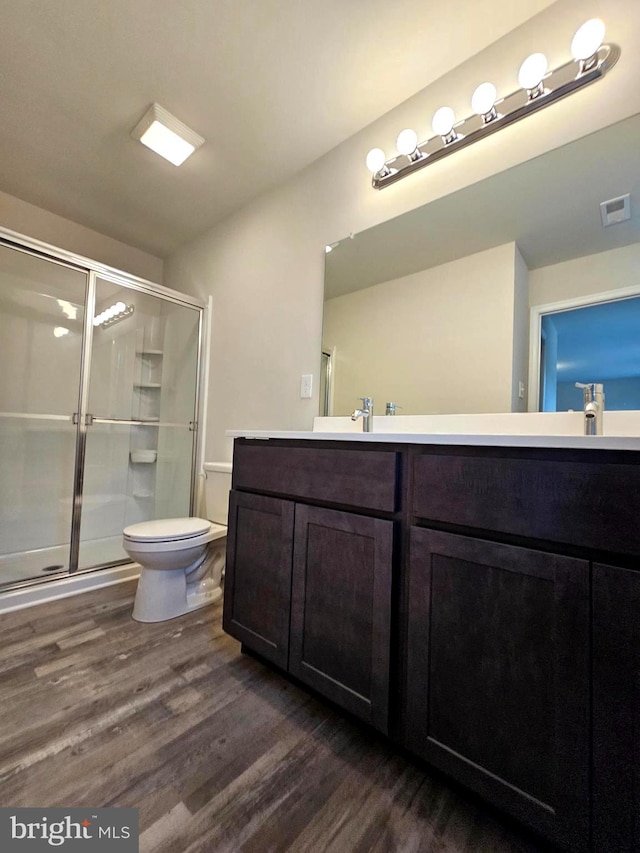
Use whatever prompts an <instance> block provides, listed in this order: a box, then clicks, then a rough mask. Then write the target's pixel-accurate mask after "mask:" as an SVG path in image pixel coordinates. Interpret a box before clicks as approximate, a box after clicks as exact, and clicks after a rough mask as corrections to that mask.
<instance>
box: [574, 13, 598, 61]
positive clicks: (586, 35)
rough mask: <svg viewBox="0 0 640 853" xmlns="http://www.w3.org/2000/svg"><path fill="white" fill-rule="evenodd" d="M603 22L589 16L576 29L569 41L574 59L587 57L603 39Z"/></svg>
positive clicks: (590, 55)
mask: <svg viewBox="0 0 640 853" xmlns="http://www.w3.org/2000/svg"><path fill="white" fill-rule="evenodd" d="M604 29H605V27H604V22H603V21H601V20H600V18H591V20H590V21H587V22H586V23H584V24H583V25H582V26H581V27H580V28H579V29H578V30H577V31H576V34H575V35H574V37H573V40H572V41H571V53H572V54H573V58H574V59H582V60H584V59H589V58H590V57H592V56H593V55H594V53H595V52H596V51H597V49H598V48H599V47H600V45H601V44H602V42H603V40H604Z"/></svg>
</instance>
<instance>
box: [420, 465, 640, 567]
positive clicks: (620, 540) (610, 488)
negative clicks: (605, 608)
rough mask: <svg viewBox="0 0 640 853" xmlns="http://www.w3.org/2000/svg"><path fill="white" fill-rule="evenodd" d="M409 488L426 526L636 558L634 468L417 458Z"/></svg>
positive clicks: (639, 489)
mask: <svg viewBox="0 0 640 853" xmlns="http://www.w3.org/2000/svg"><path fill="white" fill-rule="evenodd" d="M414 483H415V486H414V492H413V501H412V513H413V515H414V516H417V517H419V518H423V519H425V520H432V521H441V522H445V523H450V524H458V525H463V526H465V527H475V528H479V529H483V530H494V531H497V532H503V533H507V534H512V535H516V536H526V537H528V538H531V539H541V540H548V541H552V542H565V543H568V544H571V545H578V546H582V547H585V548H596V549H599V550H606V551H612V552H617V553H629V554H640V525H639V524H638V519H639V518H640V465H635V464H630V463H629V464H626V463H618V462H614V461H612V462H601V461H598V462H594V461H591V459H590V458H585V461H584V462H582V461H575V460H567V459H562V458H553V457H548V458H537V459H531V458H529V459H525V458H518V457H500V456H496V455H489V454H487V455H483V456H478V455H477V454H476V455H474V456H466V455H463V454H459V455H456V454H453V453H452V454H450V455H445V454H422V455H420V456H417V457H416V458H415V462H414Z"/></svg>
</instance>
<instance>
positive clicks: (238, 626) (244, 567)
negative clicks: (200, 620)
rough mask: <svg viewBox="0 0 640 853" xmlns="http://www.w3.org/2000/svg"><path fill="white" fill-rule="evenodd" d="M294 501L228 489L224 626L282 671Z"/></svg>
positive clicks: (286, 638) (286, 647) (285, 658)
mask: <svg viewBox="0 0 640 853" xmlns="http://www.w3.org/2000/svg"><path fill="white" fill-rule="evenodd" d="M293 517H294V504H293V503H292V502H291V501H283V500H278V499H277V498H267V497H263V496H261V495H248V494H243V493H242V492H235V491H232V492H231V494H230V495H229V530H228V534H227V566H226V571H225V594H224V612H223V622H222V624H223V627H224V629H225V631H227V632H228V633H229V634H231V636H232V637H235V638H236V639H237V640H240V641H241V642H243V643H244V644H245V645H246V646H248V648H250V649H253V651H255V652H257V653H258V654H260V655H262V656H263V657H265V658H267V659H268V660H270V661H273V663H275V664H277V665H278V666H280V667H282V668H283V669H286V668H287V663H288V659H289V612H290V608H291V556H292V551H293Z"/></svg>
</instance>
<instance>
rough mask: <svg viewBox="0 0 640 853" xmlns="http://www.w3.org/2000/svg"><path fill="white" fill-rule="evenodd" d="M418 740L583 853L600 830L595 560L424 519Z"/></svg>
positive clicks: (413, 558)
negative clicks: (432, 526) (592, 750)
mask: <svg viewBox="0 0 640 853" xmlns="http://www.w3.org/2000/svg"><path fill="white" fill-rule="evenodd" d="M410 548H411V551H410V569H409V598H408V661H407V685H406V691H407V692H406V702H407V705H406V716H405V731H406V737H405V743H406V746H407V747H408V748H409V749H410V750H412V751H413V752H415V753H417V754H418V755H421V756H422V757H423V758H425V759H427V761H429V762H430V763H432V764H434V765H435V766H437V767H439V768H440V769H442V770H444V771H445V772H447V773H450V774H451V775H452V776H454V777H455V778H457V779H458V780H459V781H461V782H462V783H464V784H465V785H468V786H469V787H470V788H473V789H474V790H476V791H478V792H479V793H480V794H482V795H483V796H485V797H486V798H487V799H488V800H490V801H492V802H493V803H495V804H496V805H498V806H499V807H501V808H503V809H505V811H509V812H510V813H511V814H513V815H515V816H516V817H518V818H520V819H521V820H523V821H525V822H526V823H528V824H529V825H531V826H533V827H535V828H537V829H538V830H539V831H540V832H542V833H544V834H545V835H546V836H547V837H549V838H552V839H553V840H554V841H557V842H559V843H561V844H563V845H567V846H568V847H569V848H570V849H571V850H583V849H587V846H588V836H589V825H588V806H589V564H588V563H587V562H585V561H582V560H575V559H571V558H567V557H560V556H556V555H554V554H548V553H544V552H540V551H534V550H530V549H528V548H518V547H514V546H510V545H502V544H497V543H494V542H487V541H485V540H481V539H475V538H469V537H466V536H454V535H451V534H447V533H441V532H438V531H433V530H425V529H419V528H412V530H411V545H410Z"/></svg>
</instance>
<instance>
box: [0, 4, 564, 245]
mask: <svg viewBox="0 0 640 853" xmlns="http://www.w3.org/2000/svg"><path fill="white" fill-rule="evenodd" d="M551 2H552V0H518V2H517V3H512V2H510V3H507V2H505V0H482V2H479V0H447V2H446V3H444V2H439V3H427V2H425V0H396V2H395V3H393V4H391V3H389V2H382V0H55V2H52V0H0V87H1V89H0V91H1V100H0V116H1V119H2V124H1V130H0V190H3V191H4V192H7V193H9V194H11V195H14V196H17V197H18V198H21V199H24V200H25V201H28V202H30V203H32V204H36V205H38V206H40V207H43V208H45V209H47V210H50V211H52V212H54V213H57V214H59V215H61V216H65V217H67V218H69V219H72V220H74V221H76V222H79V223H81V224H83V225H86V226H88V227H91V228H94V229H96V230H97V231H100V232H102V233H104V234H107V235H109V236H111V237H114V238H116V239H120V240H123V241H124V242H127V243H129V244H131V245H133V246H136V247H138V248H140V249H144V250H146V251H148V252H151V253H153V254H156V255H159V256H166V255H167V254H170V253H171V252H172V251H173V250H174V249H175V248H176V247H177V246H179V245H181V244H183V243H185V242H187V241H189V240H191V239H193V238H194V237H196V236H197V235H198V234H200V233H202V232H204V231H206V230H207V229H208V228H210V227H211V226H212V225H214V224H215V223H216V222H218V221H220V220H221V219H223V218H225V217H226V216H228V215H229V214H230V213H232V212H233V211H234V210H237V209H238V208H240V207H241V206H242V205H243V204H245V203H247V202H248V201H249V200H250V199H252V198H253V197H255V196H257V195H259V194H261V193H262V192H264V191H266V190H267V189H269V188H270V187H272V186H274V185H275V184H276V183H277V182H279V181H281V180H283V179H286V178H287V177H289V176H291V175H292V174H294V173H296V172H297V171H299V170H300V169H302V168H303V167H305V166H306V165H308V164H309V163H312V162H313V161H314V160H316V159H317V158H318V157H320V156H322V155H323V154H324V153H326V152H327V151H329V150H330V149H332V148H334V147H335V146H336V145H338V144H339V143H340V142H342V141H344V140H345V139H347V138H348V137H349V136H351V135H353V134H354V133H355V132H357V131H358V130H360V129H362V128H363V127H365V126H366V125H367V124H369V123H371V122H372V121H374V120H375V119H377V118H379V117H380V116H381V115H383V114H384V113H386V112H388V111H389V110H390V109H392V108H393V107H395V106H397V105H398V104H399V103H401V102H402V101H404V100H405V99H407V98H408V97H410V96H411V95H414V94H415V93H416V92H418V91H420V90H421V89H423V88H424V87H425V86H426V85H427V84H429V83H430V82H431V81H433V80H434V79H436V78H438V77H440V76H441V75H443V74H444V73H446V72H447V71H449V70H450V69H452V68H454V67H455V66H457V65H459V64H460V63H461V62H463V61H464V60H465V59H467V58H468V57H470V56H472V55H473V54H474V53H476V52H478V51H480V50H482V49H483V48H484V47H486V46H487V45H488V44H490V43H491V42H493V41H495V40H496V39H498V38H500V37H501V36H502V35H504V34H505V33H507V32H509V31H510V30H512V29H514V28H515V27H516V26H517V25H519V24H520V23H522V22H523V21H525V20H526V19H528V18H529V17H531V16H532V15H534V14H535V13H537V12H539V11H541V10H542V9H544V8H545V7H547V6H549V5H551ZM153 101H157V102H158V103H160V104H162V106H164V107H165V108H166V109H168V110H169V111H170V112H172V113H174V114H175V115H176V116H177V117H178V118H180V119H181V120H182V121H184V122H185V123H186V124H188V125H190V126H191V127H192V128H193V129H194V130H195V131H197V132H198V133H200V134H201V135H202V136H204V137H205V139H206V143H205V145H204V146H203V147H202V148H201V149H200V150H199V151H198V152H197V153H196V154H194V155H193V157H192V158H191V159H189V160H188V161H187V162H186V163H185V164H184V165H183V166H181V167H180V168H179V169H177V168H176V167H174V166H172V165H171V164H169V163H167V162H165V161H164V160H162V159H160V158H159V157H158V156H157V155H155V154H153V153H152V152H150V151H148V150H147V149H146V148H144V147H143V146H142V145H140V144H139V143H136V142H134V140H132V139H131V137H130V136H129V132H130V131H131V129H132V128H133V127H134V126H135V124H136V123H137V122H138V120H139V119H140V117H141V116H142V114H143V113H144V112H145V110H146V109H147V107H148V106H149V104H150V103H152V102H153Z"/></svg>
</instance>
